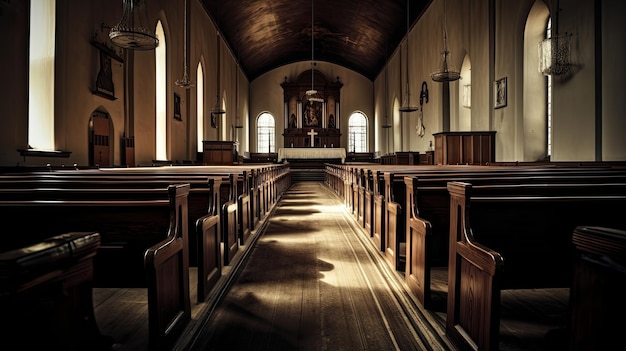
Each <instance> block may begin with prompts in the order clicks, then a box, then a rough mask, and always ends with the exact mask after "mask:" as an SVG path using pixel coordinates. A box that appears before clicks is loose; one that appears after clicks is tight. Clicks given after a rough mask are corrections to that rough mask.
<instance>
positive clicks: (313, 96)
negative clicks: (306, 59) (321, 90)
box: [305, 0, 324, 102]
mask: <svg viewBox="0 0 626 351" xmlns="http://www.w3.org/2000/svg"><path fill="white" fill-rule="evenodd" d="M314 14H315V9H314V0H311V90H307V91H306V93H305V94H306V95H307V96H308V97H309V101H315V102H324V99H322V98H320V97H319V96H318V95H317V90H315V69H314V67H315V28H314Z"/></svg>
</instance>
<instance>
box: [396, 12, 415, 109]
mask: <svg viewBox="0 0 626 351" xmlns="http://www.w3.org/2000/svg"><path fill="white" fill-rule="evenodd" d="M400 67H402V64H400ZM415 111H417V106H415V105H411V92H410V91H409V0H407V1H406V91H405V94H404V101H403V103H402V106H401V107H400V112H415Z"/></svg>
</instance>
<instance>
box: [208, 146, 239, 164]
mask: <svg viewBox="0 0 626 351" xmlns="http://www.w3.org/2000/svg"><path fill="white" fill-rule="evenodd" d="M202 150H203V155H202V162H204V163H205V164H207V165H232V164H235V163H237V149H236V148H235V142H234V141H220V140H204V141H203V142H202Z"/></svg>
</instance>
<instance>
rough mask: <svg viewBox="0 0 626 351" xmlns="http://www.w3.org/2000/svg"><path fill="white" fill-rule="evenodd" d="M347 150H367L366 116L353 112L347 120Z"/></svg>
mask: <svg viewBox="0 0 626 351" xmlns="http://www.w3.org/2000/svg"><path fill="white" fill-rule="evenodd" d="M348 151H349V152H367V117H365V115H364V114H363V113H361V112H354V113H353V114H352V115H351V116H350V119H349V120H348Z"/></svg>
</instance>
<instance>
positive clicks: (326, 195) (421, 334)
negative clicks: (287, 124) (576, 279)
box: [94, 182, 567, 351]
mask: <svg viewBox="0 0 626 351" xmlns="http://www.w3.org/2000/svg"><path fill="white" fill-rule="evenodd" d="M253 235H254V241H253V243H251V244H250V247H243V248H242V249H241V250H240V252H239V253H238V254H237V256H236V257H235V259H234V262H235V263H234V264H233V266H226V267H224V272H223V273H224V277H223V278H222V279H221V281H220V283H219V286H218V287H217V288H216V289H215V292H214V294H213V295H212V296H211V298H210V299H209V301H207V302H204V303H200V304H198V303H194V302H195V301H196V297H195V293H194V292H195V279H194V277H195V273H194V272H193V271H192V273H191V274H190V283H191V285H192V286H191V287H190V292H192V295H193V296H192V305H193V306H192V307H193V316H192V317H193V321H192V323H191V325H190V326H189V328H188V332H187V333H186V335H185V337H184V338H183V339H182V340H180V342H179V343H178V345H177V347H176V349H178V350H455V349H456V348H455V347H454V346H453V345H452V344H451V343H450V342H449V341H448V340H447V338H446V337H445V332H444V323H445V298H446V289H447V288H446V285H445V281H446V279H447V277H446V275H447V273H446V271H445V269H441V270H437V271H435V272H434V273H433V276H434V280H435V282H434V283H433V284H434V286H433V288H434V290H435V293H436V295H437V299H439V300H440V302H441V303H440V305H439V307H438V309H437V310H436V311H426V310H424V309H423V308H421V306H420V305H419V304H416V303H415V299H414V298H413V296H411V294H410V293H409V292H408V290H407V289H406V284H405V283H404V278H403V277H402V275H401V274H400V273H399V272H396V271H393V270H391V269H390V268H389V266H388V265H387V264H386V262H385V261H384V260H383V259H382V255H381V254H380V253H379V252H377V251H376V250H375V249H374V248H373V245H372V244H371V243H370V241H368V240H366V237H365V233H364V232H363V229H362V228H360V227H359V226H358V225H357V224H356V222H355V221H354V219H353V217H352V216H351V215H350V214H349V213H348V212H347V211H346V208H345V206H344V204H343V202H342V201H340V199H339V198H338V197H337V196H336V195H335V194H334V193H332V190H330V189H329V188H328V187H326V186H325V185H323V184H322V183H320V182H299V183H295V184H294V185H293V186H292V187H291V188H290V189H289V191H287V192H286V193H285V194H284V195H283V197H282V198H281V200H280V201H279V203H278V204H277V205H276V206H275V207H274V208H273V209H272V215H271V216H269V217H268V218H267V219H266V220H265V221H264V222H263V223H261V226H260V229H259V231H257V232H254V233H253ZM527 293H530V295H527ZM502 301H503V318H502V323H501V335H502V338H501V339H502V340H501V343H500V348H501V350H504V351H521V350H555V349H558V348H552V347H548V346H546V335H549V334H550V333H551V331H553V330H558V328H559V326H560V323H562V321H563V317H564V316H563V313H564V311H565V306H566V303H567V290H566V289H550V290H537V291H528V292H526V291H523V292H511V293H509V292H505V293H503V297H502ZM94 305H95V308H96V319H97V321H98V325H99V326H100V328H101V331H102V333H103V334H105V335H110V336H112V337H113V338H114V339H115V340H116V341H117V344H116V349H117V350H124V351H125V350H147V335H148V330H147V306H146V291H145V289H96V291H95V292H94ZM505 305H506V306H508V307H506V306H505ZM544 308H547V309H549V310H550V309H551V310H552V315H549V316H548V317H541V318H542V319H541V321H542V323H539V324H537V323H535V322H534V321H535V320H536V317H537V316H538V315H543V312H539V311H541V310H543V309H544ZM519 311H522V312H523V314H519ZM518 316H522V317H521V318H520V317H518ZM531 320H532V322H531Z"/></svg>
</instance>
